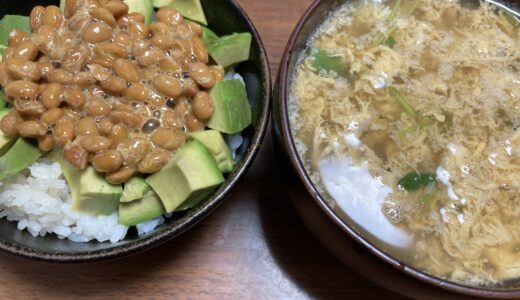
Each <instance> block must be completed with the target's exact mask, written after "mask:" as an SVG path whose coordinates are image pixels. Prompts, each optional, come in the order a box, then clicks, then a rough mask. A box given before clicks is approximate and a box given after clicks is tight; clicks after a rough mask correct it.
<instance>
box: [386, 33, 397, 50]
mask: <svg viewBox="0 0 520 300" xmlns="http://www.w3.org/2000/svg"><path fill="white" fill-rule="evenodd" d="M383 44H384V45H385V46H387V47H388V48H394V46H395V44H397V42H396V41H395V39H394V37H393V36H389V37H388V38H387V39H386V41H385V42H384V43H383Z"/></svg>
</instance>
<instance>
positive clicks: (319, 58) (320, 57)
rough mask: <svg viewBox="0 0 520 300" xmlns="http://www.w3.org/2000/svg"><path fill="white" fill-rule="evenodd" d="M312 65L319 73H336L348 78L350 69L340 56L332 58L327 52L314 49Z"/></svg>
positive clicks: (312, 51)
mask: <svg viewBox="0 0 520 300" xmlns="http://www.w3.org/2000/svg"><path fill="white" fill-rule="evenodd" d="M310 58H311V64H312V67H313V68H314V69H316V70H317V71H321V70H323V71H326V72H330V71H334V72H336V73H337V74H338V75H339V76H341V77H347V76H348V71H349V68H348V66H346V65H345V63H344V62H343V61H342V60H341V57H339V56H332V55H330V54H328V53H327V52H325V51H323V50H320V49H316V48H312V49H311V53H310Z"/></svg>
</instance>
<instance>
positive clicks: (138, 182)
mask: <svg viewBox="0 0 520 300" xmlns="http://www.w3.org/2000/svg"><path fill="white" fill-rule="evenodd" d="M150 190H151V188H150V185H149V184H148V183H146V180H144V178H143V177H140V176H135V177H132V178H130V180H128V181H127V182H125V187H124V189H123V194H122V195H121V199H120V200H119V202H132V201H134V200H137V199H141V198H143V196H144V195H145V194H146V193H147V192H148V191H150Z"/></svg>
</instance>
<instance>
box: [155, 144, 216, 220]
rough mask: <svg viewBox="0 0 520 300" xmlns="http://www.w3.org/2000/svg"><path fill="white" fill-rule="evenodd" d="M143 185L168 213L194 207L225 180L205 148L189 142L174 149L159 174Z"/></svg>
mask: <svg viewBox="0 0 520 300" xmlns="http://www.w3.org/2000/svg"><path fill="white" fill-rule="evenodd" d="M146 182H148V184H150V186H151V187H152V189H153V190H154V191H155V192H156V193H157V195H159V198H160V199H161V201H162V203H163V204H164V207H165V208H166V212H168V213H170V212H173V211H180V210H185V209H188V208H191V207H194V206H196V205H197V204H198V203H199V202H201V201H203V200H204V199H206V198H207V197H209V196H210V195H211V194H212V193H213V192H214V191H215V190H216V189H217V188H218V187H219V186H220V185H221V184H222V183H223V182H224V177H223V176H222V173H221V172H220V170H219V168H218V165H217V163H216V162H215V159H214V158H213V156H212V155H211V153H209V151H208V149H206V147H204V145H203V144H202V143H201V142H199V141H197V140H192V141H189V142H187V143H186V144H184V145H183V146H182V147H181V148H180V149H179V150H177V151H176V152H175V153H174V154H173V156H172V158H171V159H170V161H169V162H168V164H167V165H166V166H164V167H163V168H162V169H161V170H160V171H159V172H157V173H155V174H153V175H150V176H149V177H148V178H146Z"/></svg>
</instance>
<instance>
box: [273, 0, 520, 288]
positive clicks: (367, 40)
mask: <svg viewBox="0 0 520 300" xmlns="http://www.w3.org/2000/svg"><path fill="white" fill-rule="evenodd" d="M516 8H517V7H515V6H514V2H513V1H510V2H497V1H448V0H446V1H444V0H443V1H426V0H424V1H423V0H417V1H415V0H396V1H317V2H315V3H314V4H313V5H312V6H311V7H310V8H309V10H308V11H307V13H306V14H305V15H304V17H303V18H302V20H301V21H300V23H299V24H298V26H297V27H296V29H295V31H294V33H293V35H292V37H291V39H290V41H289V45H288V47H287V50H286V53H285V55H284V57H283V59H282V65H281V68H280V73H279V80H278V86H277V89H276V90H275V101H277V102H276V103H275V120H276V122H275V123H276V124H275V125H276V126H275V133H276V136H277V137H278V141H279V144H280V145H281V148H282V149H283V150H285V151H284V153H285V154H287V155H286V157H285V158H286V162H290V165H291V166H292V169H293V170H295V171H296V174H297V175H298V177H299V181H300V184H303V186H304V187H305V188H306V190H307V191H308V192H309V193H310V195H311V196H312V198H313V199H314V200H315V202H316V203H317V204H318V206H316V207H315V209H319V208H318V207H320V208H321V209H322V210H323V211H325V215H327V216H328V217H329V219H332V220H333V221H334V223H336V227H337V226H339V228H341V229H343V231H344V232H346V233H347V234H348V235H350V237H352V238H353V239H354V240H356V241H357V242H359V243H361V244H363V245H364V246H366V247H367V248H368V249H369V250H370V251H371V252H373V253H374V254H375V255H376V256H378V257H379V258H381V259H383V260H384V261H386V262H388V263H390V264H391V265H393V266H395V267H397V268H399V269H401V270H403V271H404V273H407V274H408V275H411V276H413V277H415V278H418V279H420V280H421V281H425V282H427V283H430V284H434V285H436V286H439V287H442V288H445V289H448V290H451V291H456V292H461V293H465V294H470V295H480V296H489V297H512V296H519V295H520V290H519V289H518V288H520V281H519V280H518V279H519V277H520V252H519V250H520V243H519V239H518V228H519V227H518V226H519V225H520V223H519V222H518V219H519V218H518V214H519V213H520V202H519V201H520V193H519V190H518V188H519V187H520V177H518V172H517V169H518V168H519V167H520V160H519V159H520V131H517V128H518V126H519V125H518V124H520V118H519V117H520V115H518V113H517V111H518V108H519V105H520V72H519V71H520V69H519V67H520V65H519V64H518V62H519V58H520V51H519V50H518V49H519V47H518V46H519V45H518V44H517V43H518V36H519V33H520V31H519V23H518V14H517V13H516V10H515V9H516ZM294 202H298V201H294ZM322 215H324V214H322ZM343 236H344V238H345V239H347V238H348V237H347V235H346V234H343Z"/></svg>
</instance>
